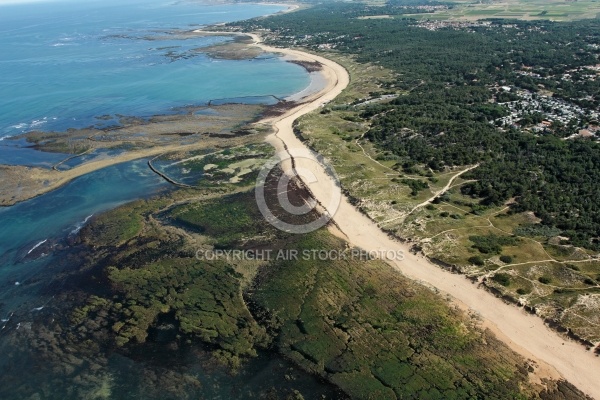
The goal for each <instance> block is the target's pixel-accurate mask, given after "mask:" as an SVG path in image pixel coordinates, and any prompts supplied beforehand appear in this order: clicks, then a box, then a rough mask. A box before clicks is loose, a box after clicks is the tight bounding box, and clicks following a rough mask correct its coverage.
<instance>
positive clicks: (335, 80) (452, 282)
mask: <svg viewBox="0 0 600 400" xmlns="http://www.w3.org/2000/svg"><path fill="white" fill-rule="evenodd" d="M252 37H253V38H254V41H255V43H256V44H257V45H258V46H260V47H261V48H262V49H263V50H265V51H269V52H275V53H281V54H285V55H287V56H290V57H293V58H294V59H297V60H303V61H310V62H314V61H317V62H319V63H321V64H322V65H323V70H322V71H321V73H322V75H323V77H324V79H325V81H326V85H325V87H324V88H323V89H322V90H321V91H320V92H319V93H315V94H313V95H311V96H309V97H307V98H305V99H304V101H303V103H302V104H301V105H299V106H298V107H295V108H293V109H291V110H289V111H288V112H287V113H285V114H284V115H282V116H279V117H274V118H271V119H267V120H263V121H262V123H268V124H272V125H273V127H274V128H275V132H276V133H274V134H273V135H271V136H270V137H269V138H268V141H269V142H270V143H272V144H273V145H274V146H275V147H276V148H277V150H278V151H289V153H290V154H291V156H292V157H293V156H294V154H302V153H303V152H306V150H307V148H306V146H305V145H304V144H303V143H302V142H301V141H300V140H299V139H298V138H297V137H296V136H295V134H294V132H293V129H292V124H293V122H294V121H295V120H296V119H298V118H299V117H301V116H302V115H304V114H306V113H309V112H311V111H314V110H316V109H318V108H320V107H321V106H322V105H323V104H325V103H327V102H329V101H331V100H333V99H334V98H335V97H336V96H337V95H339V94H340V93H341V92H342V91H343V90H344V89H345V88H346V86H347V85H348V84H349V79H350V78H349V75H348V72H347V71H346V70H345V69H344V68H343V67H342V66H340V65H338V64H337V63H335V62H333V61H331V60H328V59H326V58H324V57H320V56H316V55H312V54H308V53H305V52H302V51H298V50H293V49H280V48H273V47H269V46H266V45H262V44H261V43H260V38H259V37H258V36H256V35H252ZM295 161H296V167H297V168H304V169H307V170H310V171H311V172H312V173H313V174H314V175H315V176H316V177H317V179H316V181H315V182H313V183H310V184H308V185H307V186H308V187H309V188H310V189H311V191H312V192H313V194H314V196H315V197H316V198H317V200H319V201H320V202H321V203H322V204H327V202H328V201H329V199H330V198H331V195H332V192H333V190H335V189H334V188H335V183H334V181H333V180H332V178H331V177H330V176H329V175H328V174H327V173H326V171H325V170H324V169H323V168H321V167H319V166H318V165H317V164H316V163H314V162H311V161H308V160H306V159H304V158H302V157H298V158H296V159H295ZM291 168H292V167H291V165H290V164H288V165H284V169H287V172H290V173H291ZM328 211H329V212H330V213H331V214H332V215H333V218H334V221H335V222H336V225H337V226H338V227H339V228H340V230H341V231H342V234H343V236H344V237H345V238H346V239H347V240H348V241H349V242H350V243H351V244H352V245H354V246H356V247H360V248H362V249H364V250H367V251H379V250H392V251H402V252H403V253H404V255H405V259H404V260H402V261H393V262H391V264H392V266H393V267H394V268H396V269H397V270H398V271H400V272H401V273H403V274H404V275H406V276H407V277H409V278H411V279H414V280H416V281H419V282H421V283H423V284H424V285H426V286H429V287H431V288H435V289H436V290H438V291H439V292H440V293H441V294H447V295H450V296H451V297H452V299H453V301H454V302H455V303H456V304H457V305H459V306H460V307H461V308H462V309H464V310H469V311H470V312H472V313H475V314H476V315H478V316H480V317H481V319H482V326H483V327H484V328H488V329H490V330H491V331H493V332H494V333H495V334H496V336H497V337H498V338H499V339H501V340H502V341H503V342H505V343H506V344H507V345H508V346H510V348H512V349H513V350H514V351H516V352H517V353H519V354H521V355H522V356H524V357H525V358H527V359H531V360H533V361H535V362H536V363H537V364H538V368H537V370H536V378H537V379H543V378H554V379H557V378H560V377H563V378H564V379H566V380H568V381H569V382H571V383H572V384H574V385H575V386H577V388H579V389H580V390H582V391H583V392H585V393H586V394H588V395H590V396H593V397H594V398H597V399H600V385H598V383H597V382H598V371H600V358H599V357H596V356H595V355H594V354H593V353H592V352H590V351H587V350H586V349H585V348H584V347H583V346H581V345H580V344H579V343H576V342H574V341H570V340H568V339H565V338H563V337H561V336H559V334H558V333H556V332H554V331H553V330H551V329H550V328H548V327H547V326H546V325H545V324H544V322H543V321H542V319H541V318H539V317H537V316H535V315H531V314H528V313H526V312H525V311H524V310H523V309H521V308H517V307H515V306H513V305H508V304H506V303H504V302H502V301H501V300H500V299H498V298H496V297H494V296H493V295H492V294H490V293H488V292H487V291H485V290H482V289H479V288H477V286H476V285H475V284H473V283H471V282H470V281H469V280H467V279H466V278H465V277H464V276H462V275H458V274H452V273H450V272H447V271H445V270H442V269H440V268H439V267H437V266H435V265H433V264H432V263H430V262H429V261H428V260H426V259H425V258H423V257H421V256H417V255H414V254H411V253H410V251H409V248H408V246H407V245H405V244H403V243H400V242H399V241H397V240H394V239H392V238H390V237H389V236H388V235H387V234H386V233H384V232H383V231H381V230H380V229H379V227H378V226H377V225H376V224H375V223H374V222H373V221H371V220H370V219H369V218H368V217H366V216H365V215H363V214H361V213H360V212H359V211H358V210H357V209H356V208H354V207H353V206H352V205H351V204H350V203H349V201H348V199H347V198H345V197H343V198H342V201H341V204H340V206H339V208H338V209H337V210H328Z"/></svg>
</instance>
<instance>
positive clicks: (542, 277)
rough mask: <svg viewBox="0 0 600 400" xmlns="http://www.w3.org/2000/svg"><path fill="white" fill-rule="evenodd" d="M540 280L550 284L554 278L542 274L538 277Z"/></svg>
mask: <svg viewBox="0 0 600 400" xmlns="http://www.w3.org/2000/svg"><path fill="white" fill-rule="evenodd" d="M538 281H540V282H541V283H543V284H544V285H547V284H549V283H550V282H552V279H550V278H548V277H547V276H540V277H539V278H538Z"/></svg>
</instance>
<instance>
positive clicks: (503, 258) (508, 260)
mask: <svg viewBox="0 0 600 400" xmlns="http://www.w3.org/2000/svg"><path fill="white" fill-rule="evenodd" d="M500 261H502V262H503V263H505V264H510V263H512V261H513V258H512V257H511V256H507V255H502V256H500Z"/></svg>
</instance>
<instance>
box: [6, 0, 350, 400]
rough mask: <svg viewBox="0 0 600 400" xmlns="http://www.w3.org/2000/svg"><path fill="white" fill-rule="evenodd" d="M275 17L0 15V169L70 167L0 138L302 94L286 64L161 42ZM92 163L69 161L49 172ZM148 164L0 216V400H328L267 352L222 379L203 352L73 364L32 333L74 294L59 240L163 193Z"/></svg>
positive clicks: (222, 12)
mask: <svg viewBox="0 0 600 400" xmlns="http://www.w3.org/2000/svg"><path fill="white" fill-rule="evenodd" d="M117 5H118V7H117ZM282 9H283V7H281V6H272V5H246V4H245V5H218V6H206V5H203V6H200V5H194V4H192V3H188V2H176V3H168V2H162V1H157V0H150V1H128V2H120V3H117V2H114V1H109V2H108V3H107V2H99V1H86V2H84V3H82V2H75V1H72V2H48V3H45V2H42V3H36V4H35V5H31V4H25V5H10V6H7V5H4V6H0V93H1V95H0V109H2V111H3V112H2V113H0V164H12V165H31V166H41V167H46V168H50V167H51V166H52V165H55V164H56V163H57V162H59V161H61V160H64V159H65V158H67V157H69V156H68V155H65V154H56V153H43V152H40V151H37V150H35V149H33V148H31V147H27V143H25V142H24V141H23V140H19V141H12V140H1V138H2V137H5V136H14V135H17V134H20V133H23V132H27V131H29V130H33V129H35V130H41V131H50V130H56V131H61V130H66V129H68V128H81V127H85V126H91V125H95V126H102V125H110V124H114V123H115V122H116V121H118V115H128V116H143V117H148V116H152V115H156V114H168V113H170V112H176V109H177V108H178V107H182V106H187V105H198V104H206V103H208V102H210V101H211V100H214V101H213V103H214V104H222V103H228V102H246V103H261V104H272V103H274V102H275V101H276V98H283V97H286V96H289V95H291V94H293V93H296V92H299V91H301V90H302V89H303V88H305V87H307V86H308V85H309V83H310V77H309V74H308V73H307V72H306V71H305V70H304V69H303V68H302V67H300V66H298V65H295V64H290V63H286V62H284V61H283V60H281V59H279V58H277V57H273V56H272V55H267V56H264V57H259V58H257V59H254V60H245V61H229V60H211V59H210V58H208V57H206V56H205V55H204V54H202V53H196V52H192V51H191V50H192V49H195V48H197V47H202V46H208V45H211V44H213V43H216V42H218V41H223V40H229V39H226V38H220V37H209V38H194V39H186V40H183V39H178V38H176V37H173V36H168V35H166V33H172V32H171V31H172V30H173V29H175V30H190V29H196V28H198V27H199V26H201V25H205V24H212V23H216V22H225V21H232V20H239V19H245V18H250V17H254V16H258V15H264V14H269V13H274V12H277V11H280V10H282ZM116 10H118V12H116ZM165 32H166V33H165ZM207 112H209V111H207ZM98 117H102V118H98ZM95 155H97V154H90V155H86V156H83V157H78V158H73V159H72V160H69V161H68V162H66V163H64V165H62V166H61V167H60V168H69V167H72V166H74V165H78V164H80V163H81V162H83V161H85V159H86V157H87V158H89V157H93V156H95ZM146 162H147V160H138V161H133V162H128V163H123V164H119V165H115V166H112V167H108V168H105V169H102V170H99V171H95V172H93V173H90V174H88V175H85V176H82V177H79V178H77V179H75V180H73V181H72V182H70V183H68V184H67V185H65V186H63V187H61V188H59V189H57V190H54V191H52V192H49V193H46V194H44V195H41V196H39V197H37V198H34V199H31V200H28V201H25V202H22V203H19V204H17V205H14V206H12V207H6V208H0V321H1V322H0V371H2V374H0V397H2V398H6V399H12V398H15V399H17V398H19V399H20V398H23V396H26V397H29V396H31V395H33V394H36V395H39V394H42V397H43V398H48V399H54V398H56V399H61V400H62V399H68V398H82V395H81V393H87V394H86V395H85V396H83V397H89V398H113V399H120V398H123V399H127V398H148V399H150V398H156V399H165V398H182V397H181V396H184V395H185V396H188V397H187V398H209V399H230V398H257V397H260V396H264V395H266V394H269V393H270V394H273V393H274V392H273V391H275V392H277V393H280V394H282V393H287V394H289V393H290V390H291V389H292V388H294V389H299V390H300V391H301V392H302V393H303V395H304V396H306V398H322V397H321V396H326V397H327V398H339V393H337V391H336V390H335V388H334V387H332V386H331V385H329V384H326V383H323V382H321V381H320V380H318V379H317V378H315V377H314V376H312V375H310V374H306V373H303V372H302V371H300V370H298V369H297V368H295V367H294V366H293V365H292V364H291V363H289V362H287V361H284V360H282V359H280V358H279V357H278V356H277V355H276V354H275V353H272V352H263V353H261V354H260V355H259V357H258V358H256V359H253V360H251V361H250V362H249V363H248V364H247V365H246V366H245V367H244V368H242V369H241V371H240V372H239V374H238V375H237V376H232V375H230V374H229V373H227V372H226V371H225V370H224V369H223V368H219V367H215V366H210V361H209V360H208V356H206V354H205V355H204V356H202V354H203V353H202V349H195V350H193V351H191V352H188V351H178V350H175V351H173V350H172V349H168V348H165V347H164V346H162V345H161V344H152V343H150V344H149V345H147V346H146V347H145V348H144V349H143V352H144V353H145V354H144V355H143V357H136V356H135V354H133V355H129V356H126V355H123V354H120V353H119V352H112V351H110V349H102V350H99V351H98V352H97V353H96V354H82V353H80V352H76V353H73V351H72V350H70V349H69V348H68V347H69V346H65V344H64V342H61V341H60V339H59V338H60V337H61V336H60V334H56V332H50V331H47V332H45V331H44V328H43V327H44V326H49V327H50V326H53V325H52V323H53V321H54V320H55V319H59V318H62V319H65V318H67V319H68V313H69V310H66V309H64V307H65V306H62V308H61V304H58V302H57V301H53V299H55V297H56V296H57V295H58V294H59V293H62V292H63V289H64V285H71V286H70V289H71V290H73V289H76V288H77V281H76V280H75V282H73V278H70V279H71V280H70V281H68V282H67V280H65V279H63V278H62V276H63V273H65V272H68V271H71V270H76V269H77V268H78V267H80V265H79V264H80V263H81V262H80V261H78V259H77V256H76V255H77V254H78V253H77V251H78V250H77V248H76V247H73V248H72V244H73V243H74V242H72V241H71V239H72V238H74V237H75V236H76V235H77V233H78V232H79V230H80V229H81V228H82V227H83V226H84V225H85V223H87V222H88V221H89V220H90V219H91V218H93V216H95V215H98V214H100V213H102V212H104V211H106V210H109V209H112V208H115V207H117V206H118V205H120V204H123V203H126V202H128V201H132V200H135V199H139V198H145V197H149V196H152V195H155V194H157V193H160V192H163V191H167V190H170V189H171V186H169V184H167V183H166V182H164V181H163V180H162V179H161V178H160V177H158V176H157V175H155V174H154V173H152V172H151V171H150V170H149V169H148V168H147V164H146ZM0 179H1V176H0ZM87 284H88V285H89V282H88V283H87ZM73 285H75V286H74V287H73ZM69 293H71V292H69ZM32 326H33V328H32ZM44 332H45V333H44ZM40 333H44V337H39V335H40ZM55 335H56V336H55ZM40 343H42V344H40ZM42 349H43V350H42ZM40 350H42V351H40ZM53 357H59V358H61V359H60V360H59V361H57V360H56V359H54V358H53ZM62 357H64V359H63V358H62ZM196 357H198V359H196ZM203 357H204V358H203ZM207 360H208V362H207ZM74 366H77V367H74ZM73 368H74V371H73ZM171 373H172V374H180V373H186V374H188V375H191V376H194V377H196V379H198V381H199V382H200V383H201V385H200V386H199V387H195V386H193V385H192V386H190V387H181V388H180V391H179V392H178V389H179V388H177V387H175V388H172V387H171V388H166V387H164V388H163V386H161V385H164V382H165V381H160V379H158V380H153V379H151V378H149V377H152V376H155V377H160V376H162V375H165V374H171ZM174 376H175V375H174ZM82 379H83V380H82ZM86 379H87V381H86ZM161 382H162V383H161ZM166 382H167V384H168V379H167V380H166ZM48 388H51V389H48ZM163 389H164V392H163ZM86 390H88V392H86ZM173 393H175V395H173ZM104 396H108V397H104Z"/></svg>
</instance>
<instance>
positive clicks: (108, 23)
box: [0, 0, 310, 162]
mask: <svg viewBox="0 0 600 400" xmlns="http://www.w3.org/2000/svg"><path fill="white" fill-rule="evenodd" d="M283 9H284V7H282V6H275V5H256V4H248V5H243V6H241V5H214V6H208V5H197V4H193V3H191V2H172V3H169V2H164V1H157V0H150V1H139V0H137V1H127V2H116V1H114V0H112V1H108V2H98V1H86V2H75V1H70V2H47V3H45V2H44V3H36V4H35V6H32V5H31V4H24V5H4V6H0V92H1V93H2V96H1V97H0V109H1V110H2V113H1V114H0V137H4V136H12V135H15V134H18V133H21V132H26V131H29V130H64V129H67V128H79V127H85V126H90V125H95V124H97V123H98V122H99V121H98V120H97V119H96V117H98V116H103V115H114V114H122V115H146V116H149V115H154V114H159V113H164V112H166V111H167V110H169V109H171V108H173V107H180V106H186V105H192V104H204V103H206V102H208V101H210V100H212V99H223V98H243V97H246V96H255V97H259V96H277V97H285V96H286V95H290V94H292V93H295V92H298V91H300V90H302V89H303V88H304V87H306V86H308V85H309V83H310V77H309V75H308V73H306V72H305V71H304V70H303V69H302V67H300V66H298V65H294V64H290V63H286V62H285V61H283V60H282V59H280V58H277V57H259V58H257V59H253V60H241V61H239V60H237V61H236V60H214V59H211V58H209V57H207V56H206V55H205V54H203V53H201V52H195V51H193V50H194V49H197V48H202V47H206V46H209V45H212V44H215V43H218V42H223V41H226V40H231V39H230V38H225V37H204V38H199V37H195V38H187V39H185V38H182V37H177V36H173V35H170V33H173V31H176V32H184V31H189V30H192V29H196V28H199V27H201V26H205V25H208V24H213V23H218V22H227V21H234V20H240V19H247V18H251V17H255V16H259V15H264V14H271V13H274V12H278V11H281V10H283ZM117 10H118V11H117ZM0 162H1V160H0Z"/></svg>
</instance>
